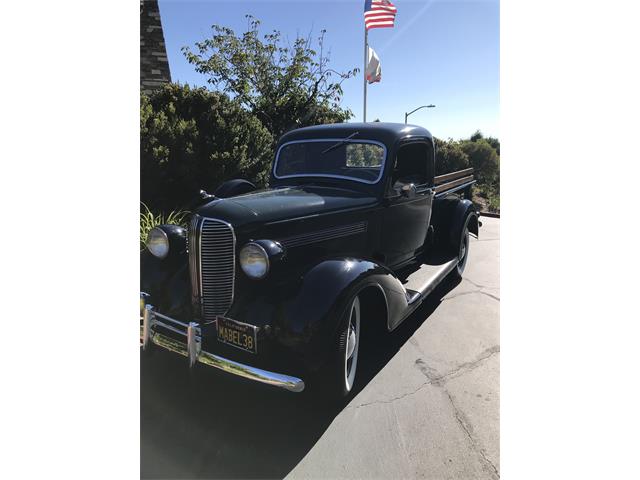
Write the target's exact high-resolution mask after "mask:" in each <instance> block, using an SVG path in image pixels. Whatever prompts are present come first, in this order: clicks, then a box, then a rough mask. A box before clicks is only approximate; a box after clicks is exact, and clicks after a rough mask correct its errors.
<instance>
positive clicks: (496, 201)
mask: <svg viewBox="0 0 640 480" xmlns="http://www.w3.org/2000/svg"><path fill="white" fill-rule="evenodd" d="M435 146H436V175H443V174H445V173H450V172H454V171H456V170H462V169H465V168H469V167H473V169H474V172H473V173H474V176H475V179H476V180H477V184H476V185H475V189H474V190H475V192H476V193H477V194H479V195H480V196H481V197H483V198H484V200H485V201H486V206H487V207H488V208H489V209H490V210H493V211H497V210H500V141H499V140H498V139H497V138H494V137H486V138H485V137H484V136H483V135H482V132H480V131H479V130H477V131H476V132H475V133H474V134H473V135H471V137H470V138H469V139H468V140H458V141H455V140H453V139H448V140H446V141H445V140H440V139H439V138H436V139H435Z"/></svg>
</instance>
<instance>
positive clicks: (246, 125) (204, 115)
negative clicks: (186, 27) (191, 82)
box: [140, 84, 273, 212]
mask: <svg viewBox="0 0 640 480" xmlns="http://www.w3.org/2000/svg"><path fill="white" fill-rule="evenodd" d="M272 144H273V138H272V136H271V135H270V133H269V132H268V131H267V130H266V129H265V128H264V127H263V126H262V124H261V123H260V121H259V120H258V119H257V118H255V116H253V115H252V114H251V113H250V112H247V111H246V110H245V109H243V108H242V106H241V105H240V104H239V103H238V102H236V101H233V100H231V99H230V98H229V97H228V96H227V95H225V94H224V93H220V92H211V91H208V90H207V89H205V88H195V89H192V88H190V87H188V86H181V85H176V84H169V85H166V86H164V87H163V88H161V89H160V90H158V91H156V92H154V93H153V94H152V95H151V96H146V95H142V96H141V105H140V166H141V171H140V173H141V182H140V199H141V200H142V201H143V202H144V203H145V204H146V205H148V206H149V208H151V209H152V210H154V211H165V212H166V211H169V210H173V209H176V208H184V207H185V206H186V205H188V204H189V203H190V202H191V201H192V200H193V199H194V198H195V197H196V195H197V193H198V191H199V190H200V189H201V188H204V189H205V190H208V191H210V190H211V189H213V188H215V186H217V185H219V184H220V183H222V182H223V181H225V180H228V179H231V178H243V177H244V178H247V179H250V180H251V181H254V182H256V183H257V184H258V185H261V186H262V185H265V184H266V182H267V179H268V174H269V167H270V164H271V158H272Z"/></svg>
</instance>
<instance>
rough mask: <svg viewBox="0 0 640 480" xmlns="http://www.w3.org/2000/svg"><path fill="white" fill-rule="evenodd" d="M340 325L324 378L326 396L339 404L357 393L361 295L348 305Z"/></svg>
mask: <svg viewBox="0 0 640 480" xmlns="http://www.w3.org/2000/svg"><path fill="white" fill-rule="evenodd" d="M339 325H340V327H339V328H338V335H337V338H336V340H335V342H336V344H335V345H334V356H333V358H332V361H330V362H329V364H328V365H327V367H326V371H325V372H323V373H324V375H322V377H323V382H322V383H323V385H322V389H323V390H324V392H323V393H324V396H326V397H328V398H329V399H331V400H336V401H339V400H344V399H346V398H347V397H349V396H350V395H351V393H352V392H353V391H354V387H355V385H356V382H357V379H358V376H357V373H358V353H359V351H360V337H361V335H360V330H361V325H362V321H361V308H360V297H359V296H358V295H355V296H354V297H353V298H351V300H350V301H349V302H348V303H347V308H346V310H345V312H344V314H343V316H342V319H341V320H340V324H339Z"/></svg>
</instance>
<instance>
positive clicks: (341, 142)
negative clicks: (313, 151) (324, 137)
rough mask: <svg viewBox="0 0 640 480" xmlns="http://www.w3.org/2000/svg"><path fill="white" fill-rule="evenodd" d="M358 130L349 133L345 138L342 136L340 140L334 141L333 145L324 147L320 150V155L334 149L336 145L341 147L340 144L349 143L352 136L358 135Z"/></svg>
mask: <svg viewBox="0 0 640 480" xmlns="http://www.w3.org/2000/svg"><path fill="white" fill-rule="evenodd" d="M359 133H360V132H353V133H352V134H351V135H349V136H348V137H346V138H343V139H342V140H340V141H339V142H338V143H334V144H333V145H331V146H330V147H329V148H326V149H324V150H323V151H322V152H320V155H324V154H325V153H328V152H330V151H331V150H335V149H336V148H338V147H341V146H342V145H344V144H346V143H349V140H351V139H352V138H353V137H355V136H356V135H358V134H359Z"/></svg>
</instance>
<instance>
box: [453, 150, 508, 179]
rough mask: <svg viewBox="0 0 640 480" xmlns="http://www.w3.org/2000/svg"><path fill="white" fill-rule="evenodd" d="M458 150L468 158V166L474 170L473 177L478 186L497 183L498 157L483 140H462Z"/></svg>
mask: <svg viewBox="0 0 640 480" xmlns="http://www.w3.org/2000/svg"><path fill="white" fill-rule="evenodd" d="M460 148H461V149H462V150H463V151H464V153H466V154H467V156H468V157H469V164H470V166H471V167H473V169H474V176H475V178H476V179H477V180H478V184H479V186H482V185H491V186H494V185H495V184H496V183H497V182H499V172H500V157H498V154H497V152H496V151H495V150H494V148H493V147H492V146H491V145H490V144H489V142H487V141H486V140H485V139H482V140H476V141H475V142H474V141H471V140H463V141H462V142H460Z"/></svg>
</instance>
